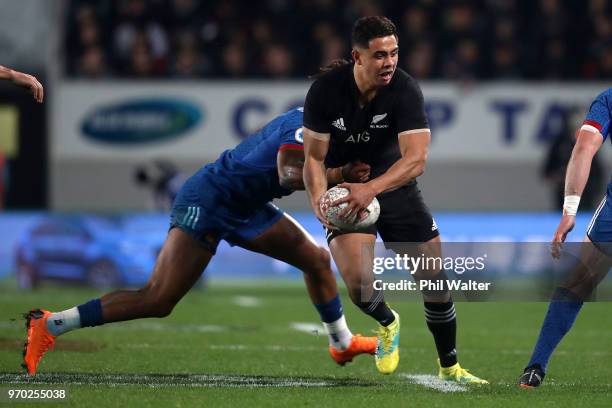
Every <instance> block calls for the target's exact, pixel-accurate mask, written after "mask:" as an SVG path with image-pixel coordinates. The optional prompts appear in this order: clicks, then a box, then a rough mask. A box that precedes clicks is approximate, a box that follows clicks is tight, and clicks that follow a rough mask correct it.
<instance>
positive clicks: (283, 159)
mask: <svg viewBox="0 0 612 408" xmlns="http://www.w3.org/2000/svg"><path fill="white" fill-rule="evenodd" d="M276 162H277V168H278V181H279V184H280V185H281V186H282V187H284V188H286V189H288V190H293V191H298V190H304V189H305V187H304V178H303V174H304V150H303V149H299V148H295V149H291V148H287V149H282V150H279V151H278V154H277V156H276ZM369 177H370V166H369V165H368V164H366V163H363V162H360V161H355V162H351V163H348V164H346V165H344V166H342V167H335V168H330V169H326V178H327V183H328V184H340V183H342V182H344V181H345V180H346V181H348V182H354V183H365V182H366V181H368V178H369Z"/></svg>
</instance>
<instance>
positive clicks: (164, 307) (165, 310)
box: [153, 301, 176, 318]
mask: <svg viewBox="0 0 612 408" xmlns="http://www.w3.org/2000/svg"><path fill="white" fill-rule="evenodd" d="M175 305H176V303H174V302H168V301H162V302H159V303H158V304H156V305H155V307H154V308H153V311H154V315H153V317H160V318H161V317H166V316H169V315H170V313H172V310H173V309H174V306H175Z"/></svg>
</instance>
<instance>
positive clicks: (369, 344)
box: [329, 334, 377, 366]
mask: <svg viewBox="0 0 612 408" xmlns="http://www.w3.org/2000/svg"><path fill="white" fill-rule="evenodd" d="M376 342H377V338H376V337H365V336H362V335H361V334H355V335H353V338H352V339H351V344H349V346H348V348H347V349H346V350H338V349H336V348H334V347H332V346H329V354H331V357H332V358H333V359H334V361H335V362H336V363H337V364H339V365H341V366H343V365H345V364H346V363H350V362H351V361H353V357H355V356H358V355H359V354H375V353H376Z"/></svg>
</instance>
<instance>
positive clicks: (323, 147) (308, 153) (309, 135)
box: [303, 127, 335, 229]
mask: <svg viewBox="0 0 612 408" xmlns="http://www.w3.org/2000/svg"><path fill="white" fill-rule="evenodd" d="M303 137H304V186H305V188H306V192H307V193H308V198H309V199H310V205H311V206H312V209H313V211H314V213H315V216H316V217H317V219H318V220H319V221H320V222H321V223H322V224H323V225H325V226H326V227H328V228H333V229H335V227H333V226H332V225H331V224H329V223H328V221H327V219H326V218H325V217H324V216H323V214H321V209H320V208H319V201H320V200H321V197H322V196H323V194H325V191H327V175H326V172H325V156H326V155H327V150H328V149H329V137H330V135H329V133H317V132H314V131H312V130H310V129H308V128H306V127H304V133H303Z"/></svg>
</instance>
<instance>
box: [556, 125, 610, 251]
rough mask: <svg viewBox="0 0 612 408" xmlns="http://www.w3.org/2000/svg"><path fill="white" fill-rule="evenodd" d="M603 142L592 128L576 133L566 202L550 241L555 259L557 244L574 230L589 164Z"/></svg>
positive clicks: (567, 175) (567, 183) (566, 176)
mask: <svg viewBox="0 0 612 408" xmlns="http://www.w3.org/2000/svg"><path fill="white" fill-rule="evenodd" d="M603 140H604V139H603V136H602V135H601V133H599V131H597V129H594V128H593V129H585V128H582V129H581V130H580V132H579V133H578V138H577V141H576V145H575V146H574V149H573V150H572V156H571V158H570V161H569V163H568V165H567V172H566V175H565V197H566V199H565V201H566V202H565V203H564V205H563V215H562V216H561V221H559V226H558V227H557V230H556V231H555V235H554V236H553V240H552V242H553V246H552V254H553V256H554V257H555V258H558V257H559V256H560V250H561V246H560V245H559V244H561V243H563V242H565V239H566V238H567V234H568V233H569V232H570V231H571V230H572V229H573V228H574V224H575V222H576V210H577V208H578V202H579V200H580V196H581V195H582V192H583V191H584V187H585V186H586V183H587V180H588V179H589V172H590V171H591V162H592V161H593V157H594V156H595V154H596V153H597V151H598V150H599V148H600V147H601V145H602V143H603Z"/></svg>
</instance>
